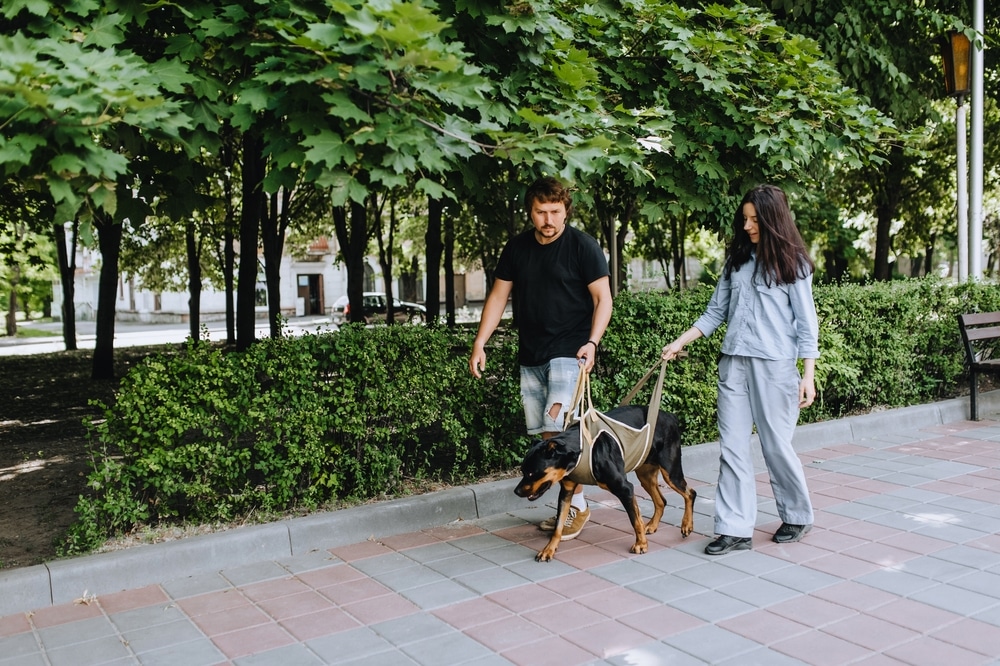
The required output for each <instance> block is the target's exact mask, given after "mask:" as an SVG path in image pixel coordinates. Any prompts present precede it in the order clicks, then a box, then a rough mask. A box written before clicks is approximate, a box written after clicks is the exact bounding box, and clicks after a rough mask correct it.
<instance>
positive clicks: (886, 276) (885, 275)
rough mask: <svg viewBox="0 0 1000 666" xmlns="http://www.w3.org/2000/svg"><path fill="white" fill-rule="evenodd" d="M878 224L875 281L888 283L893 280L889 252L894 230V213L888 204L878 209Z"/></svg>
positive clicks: (876, 230)
mask: <svg viewBox="0 0 1000 666" xmlns="http://www.w3.org/2000/svg"><path fill="white" fill-rule="evenodd" d="M876 215H877V222H876V224H875V279H876V280H878V281H880V282H886V281H888V280H891V279H892V272H891V268H890V266H889V250H890V248H891V245H892V241H891V239H890V238H889V232H890V231H891V230H892V218H893V211H892V210H891V209H890V207H889V206H888V205H886V204H883V205H880V206H878V207H877V209H876Z"/></svg>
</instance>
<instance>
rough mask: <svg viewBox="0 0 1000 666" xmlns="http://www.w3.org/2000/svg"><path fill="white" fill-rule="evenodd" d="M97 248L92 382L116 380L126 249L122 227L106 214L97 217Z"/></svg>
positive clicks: (97, 214)
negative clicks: (120, 286)
mask: <svg viewBox="0 0 1000 666" xmlns="http://www.w3.org/2000/svg"><path fill="white" fill-rule="evenodd" d="M94 227H95V229H96V230H97V244H98V248H99V249H100V251H101V275H100V278H99V281H98V286H97V337H96V339H95V341H94V358H93V366H92V368H91V373H90V377H91V379H114V376H115V308H116V301H117V291H118V256H119V254H120V253H121V247H122V233H123V230H122V225H121V223H120V222H116V221H115V220H114V219H113V218H112V217H111V216H110V215H107V214H105V213H103V212H100V211H98V212H96V213H95V214H94Z"/></svg>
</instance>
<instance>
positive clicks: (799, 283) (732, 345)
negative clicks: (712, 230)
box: [694, 257, 819, 360]
mask: <svg viewBox="0 0 1000 666" xmlns="http://www.w3.org/2000/svg"><path fill="white" fill-rule="evenodd" d="M756 266H757V262H756V258H754V257H752V258H751V259H750V261H748V262H746V263H745V264H743V265H742V266H740V268H739V270H735V271H733V272H732V274H731V275H730V276H729V278H726V277H725V274H723V277H722V278H720V279H719V283H718V284H717V285H716V286H715V293H713V294H712V298H711V300H710V301H709V302H708V307H707V308H706V309H705V313H704V314H703V315H702V316H701V317H700V318H699V319H698V321H696V322H695V323H694V326H695V328H697V329H698V330H699V331H701V333H702V335H704V336H705V337H708V336H710V335H711V334H712V333H714V332H715V330H716V329H717V328H719V326H721V325H722V324H723V322H728V326H727V328H726V337H725V339H723V341H722V353H723V354H729V355H730V356H750V357H753V358H763V359H768V360H782V359H798V358H819V321H818V319H817V317H816V305H815V303H814V301H813V294H812V273H810V274H809V275H808V276H806V277H804V278H800V279H798V280H796V281H795V282H793V283H792V284H781V285H777V284H772V285H771V286H770V287H768V286H767V284H766V283H765V282H764V278H763V277H762V276H760V275H755V272H756V271H755V269H756Z"/></svg>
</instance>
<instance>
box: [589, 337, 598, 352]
mask: <svg viewBox="0 0 1000 666" xmlns="http://www.w3.org/2000/svg"><path fill="white" fill-rule="evenodd" d="M587 344H588V345H594V351H597V343H596V342H594V341H593V340H587Z"/></svg>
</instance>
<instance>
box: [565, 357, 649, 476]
mask: <svg viewBox="0 0 1000 666" xmlns="http://www.w3.org/2000/svg"><path fill="white" fill-rule="evenodd" d="M666 367H667V362H666V361H661V362H660V376H659V378H658V379H657V380H656V388H654V389H653V395H652V396H651V397H650V402H649V409H648V410H647V411H646V424H645V425H644V426H642V427H641V428H638V429H637V428H633V427H632V426H630V425H628V424H627V423H622V422H621V421H616V420H615V419H613V418H611V417H610V416H608V415H607V414H604V413H602V412H599V411H597V410H596V409H594V401H593V399H592V397H591V395H590V373H589V372H580V378H579V380H577V383H576V393H575V395H574V397H573V409H572V410H571V411H569V412H567V414H566V427H567V428H568V427H569V426H571V425H573V424H574V423H577V422H578V423H579V424H580V457H579V459H578V460H577V464H576V467H574V468H573V471H572V472H570V473H569V474H568V475H567V478H569V480H570V481H575V482H576V483H582V484H584V485H595V484H596V483H597V479H595V478H594V470H593V459H592V458H593V452H594V442H595V441H597V438H598V437H600V436H601V433H607V434H608V435H609V436H610V437H611V439H613V440H614V441H615V443H616V444H617V445H618V448H619V449H620V450H621V453H622V458H624V459H625V473H626V474H628V473H629V472H631V471H633V470H634V469H635V468H637V467H638V466H639V465H641V464H642V463H643V462H645V460H646V456H648V455H649V449H650V447H651V446H652V444H653V431H655V430H656V418H657V416H658V415H659V413H660V397H661V395H662V394H663V371H664V370H665V369H666ZM655 370H656V366H655V365H654V366H653V367H652V368H650V370H649V372H647V373H646V374H645V376H643V378H642V379H640V380H639V382H638V383H637V384H636V385H635V387H633V388H632V390H631V391H629V394H628V395H627V396H625V399H624V400H622V402H621V406H622V407H624V406H625V405H628V404H629V403H630V402H631V401H632V398H634V397H635V395H636V393H638V392H639V389H641V388H642V387H643V385H644V384H645V383H646V380H647V379H649V378H650V376H652V374H653V372H654V371H655Z"/></svg>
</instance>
